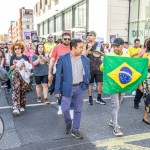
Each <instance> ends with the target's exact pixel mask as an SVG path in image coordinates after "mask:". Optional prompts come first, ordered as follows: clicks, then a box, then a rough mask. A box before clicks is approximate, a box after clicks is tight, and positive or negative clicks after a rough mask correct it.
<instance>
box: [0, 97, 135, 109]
mask: <svg viewBox="0 0 150 150" xmlns="http://www.w3.org/2000/svg"><path fill="white" fill-rule="evenodd" d="M132 97H134V96H130V95H129V96H124V98H132ZM103 99H105V100H106V99H110V97H105V98H103ZM93 100H96V99H93ZM83 101H84V102H87V101H89V99H84V100H83ZM50 104H51V105H55V104H57V102H50ZM44 105H47V104H45V103H40V104H28V105H26V107H36V106H44ZM10 108H12V106H2V107H0V110H2V109H10Z"/></svg>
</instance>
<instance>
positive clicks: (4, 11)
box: [0, 0, 37, 34]
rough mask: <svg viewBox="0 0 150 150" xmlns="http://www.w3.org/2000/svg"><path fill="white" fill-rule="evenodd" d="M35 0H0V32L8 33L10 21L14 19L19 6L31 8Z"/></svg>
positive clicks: (16, 16) (16, 17)
mask: <svg viewBox="0 0 150 150" xmlns="http://www.w3.org/2000/svg"><path fill="white" fill-rule="evenodd" d="M36 1H37V0H0V34H4V33H6V34H7V33H8V29H9V26H10V22H11V21H16V20H17V19H18V18H19V17H18V13H19V9H20V8H21V7H25V8H26V9H33V8H34V4H35V3H36Z"/></svg>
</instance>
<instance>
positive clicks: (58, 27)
mask: <svg viewBox="0 0 150 150" xmlns="http://www.w3.org/2000/svg"><path fill="white" fill-rule="evenodd" d="M61 30H62V15H59V16H56V32H57V31H61Z"/></svg>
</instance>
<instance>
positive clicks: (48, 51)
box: [44, 43, 56, 54]
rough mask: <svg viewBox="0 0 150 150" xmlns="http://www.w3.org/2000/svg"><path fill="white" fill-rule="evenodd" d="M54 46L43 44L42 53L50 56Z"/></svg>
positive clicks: (53, 44)
mask: <svg viewBox="0 0 150 150" xmlns="http://www.w3.org/2000/svg"><path fill="white" fill-rule="evenodd" d="M55 46H56V44H55V43H51V44H50V43H46V44H44V52H45V53H48V54H50V53H51V51H52V49H53V48H54V47H55Z"/></svg>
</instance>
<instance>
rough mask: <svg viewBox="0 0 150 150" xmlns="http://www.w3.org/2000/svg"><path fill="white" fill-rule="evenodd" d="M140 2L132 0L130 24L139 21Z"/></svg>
mask: <svg viewBox="0 0 150 150" xmlns="http://www.w3.org/2000/svg"><path fill="white" fill-rule="evenodd" d="M138 8H139V0H132V1H131V2H130V22H133V21H138V12H139V10H138Z"/></svg>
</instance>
